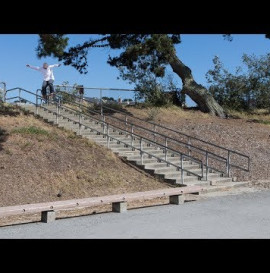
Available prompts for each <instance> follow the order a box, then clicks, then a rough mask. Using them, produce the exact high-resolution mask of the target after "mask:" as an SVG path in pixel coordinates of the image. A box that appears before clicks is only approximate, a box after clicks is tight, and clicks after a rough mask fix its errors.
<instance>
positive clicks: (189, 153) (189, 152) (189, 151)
mask: <svg viewBox="0 0 270 273" xmlns="http://www.w3.org/2000/svg"><path fill="white" fill-rule="evenodd" d="M190 144H191V143H190V137H188V155H189V156H190V155H191V149H190Z"/></svg>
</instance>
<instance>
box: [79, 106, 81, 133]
mask: <svg viewBox="0 0 270 273" xmlns="http://www.w3.org/2000/svg"><path fill="white" fill-rule="evenodd" d="M79 105H80V112H79V135H81V133H82V106H81V103H80V104H79Z"/></svg>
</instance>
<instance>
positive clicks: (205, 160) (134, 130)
mask: <svg viewBox="0 0 270 273" xmlns="http://www.w3.org/2000/svg"><path fill="white" fill-rule="evenodd" d="M15 89H17V90H18V92H19V95H18V96H17V98H19V101H20V100H21V99H22V96H21V92H22V91H24V92H28V93H31V94H33V95H34V96H35V103H33V102H30V101H28V102H29V103H33V104H35V105H36V111H37V112H38V106H42V105H41V100H42V98H41V96H39V95H38V92H39V90H37V91H36V93H33V92H30V91H27V90H25V89H22V88H13V89H10V90H7V92H10V91H12V90H15ZM89 89H90V88H89ZM93 89H96V88H93ZM100 89H101V90H102V89H103V88H100ZM107 90H118V89H107ZM64 97H65V98H67V97H68V98H70V99H68V100H67V101H68V103H69V105H70V106H72V107H68V106H67V105H65V100H64ZM55 98H56V101H55V102H54V104H56V105H58V106H57V107H58V108H57V109H56V112H58V110H59V109H60V107H62V108H63V107H66V108H69V110H70V111H74V110H75V111H76V110H78V109H79V111H78V112H77V113H79V117H80V119H79V122H80V123H81V117H82V115H84V116H86V117H88V118H90V117H91V119H96V120H97V121H98V122H101V123H102V124H103V132H102V134H105V135H106V136H107V137H108V134H106V132H105V131H106V128H107V127H106V126H107V125H108V127H109V128H110V127H112V128H116V129H121V130H123V131H124V132H125V134H128V135H129V136H131V139H133V136H136V137H143V138H144V139H145V140H148V141H149V142H151V143H154V144H155V145H159V146H160V147H161V148H162V149H163V150H164V153H165V161H166V158H167V153H168V151H174V152H178V153H181V154H183V155H186V156H188V157H190V158H193V159H194V160H195V159H196V160H199V161H200V162H202V165H203V166H204V167H205V169H206V174H205V177H206V180H207V176H208V173H209V171H210V170H215V171H218V172H221V173H224V174H226V175H227V176H228V177H230V174H231V168H237V169H240V170H243V171H246V172H248V171H249V170H250V158H249V157H248V156H247V155H244V154H242V153H239V152H237V151H233V150H231V149H227V148H224V147H222V146H219V145H216V144H214V143H211V142H208V141H204V140H201V139H199V138H196V137H193V136H190V135H187V134H185V133H182V132H179V131H177V130H174V129H171V128H169V127H166V126H164V125H159V124H156V123H153V122H147V121H145V120H143V119H141V118H138V117H134V116H132V115H131V114H129V113H127V112H124V111H120V110H119V109H114V108H112V107H110V106H108V105H106V104H102V103H101V104H100V109H99V110H98V111H97V110H96V109H93V108H91V106H90V104H91V103H90V102H89V101H87V100H85V99H84V98H83V95H80V96H77V95H75V94H70V93H67V92H65V91H58V92H57V93H56V96H55ZM8 99H9V100H10V99H14V98H8ZM39 100H40V102H39ZM85 104H86V105H85ZM74 107H75V109H74ZM107 110H109V111H110V113H116V114H117V116H116V115H112V114H108V113H107V112H106V111H107ZM58 115H59V113H56V117H58ZM75 122H77V121H75ZM136 122H137V123H136ZM138 123H139V124H138ZM105 124H107V125H106V126H105ZM82 125H83V124H82ZM172 134H174V135H172ZM179 136H181V137H185V138H186V140H184V139H183V138H182V139H179ZM130 145H131V146H132V142H131V143H130ZM203 145H205V146H207V147H208V148H205V146H204V147H203ZM132 148H133V147H132ZM217 149H218V150H221V151H222V152H223V154H218V153H217V151H216V150H217ZM144 153H145V152H144ZM237 156H238V160H235V158H237ZM232 158H233V159H234V160H232ZM218 164H220V165H218ZM241 164H242V165H241ZM202 176H203V175H202Z"/></svg>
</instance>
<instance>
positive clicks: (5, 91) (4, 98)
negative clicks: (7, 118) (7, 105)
mask: <svg viewBox="0 0 270 273" xmlns="http://www.w3.org/2000/svg"><path fill="white" fill-rule="evenodd" d="M0 84H3V86H4V96H3V102H6V93H7V84H6V83H5V82H0Z"/></svg>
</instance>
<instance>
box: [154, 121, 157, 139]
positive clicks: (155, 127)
mask: <svg viewBox="0 0 270 273" xmlns="http://www.w3.org/2000/svg"><path fill="white" fill-rule="evenodd" d="M154 131H155V132H156V131H157V126H156V124H155V125H154ZM156 136H157V135H156V134H155V133H154V142H156Z"/></svg>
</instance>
